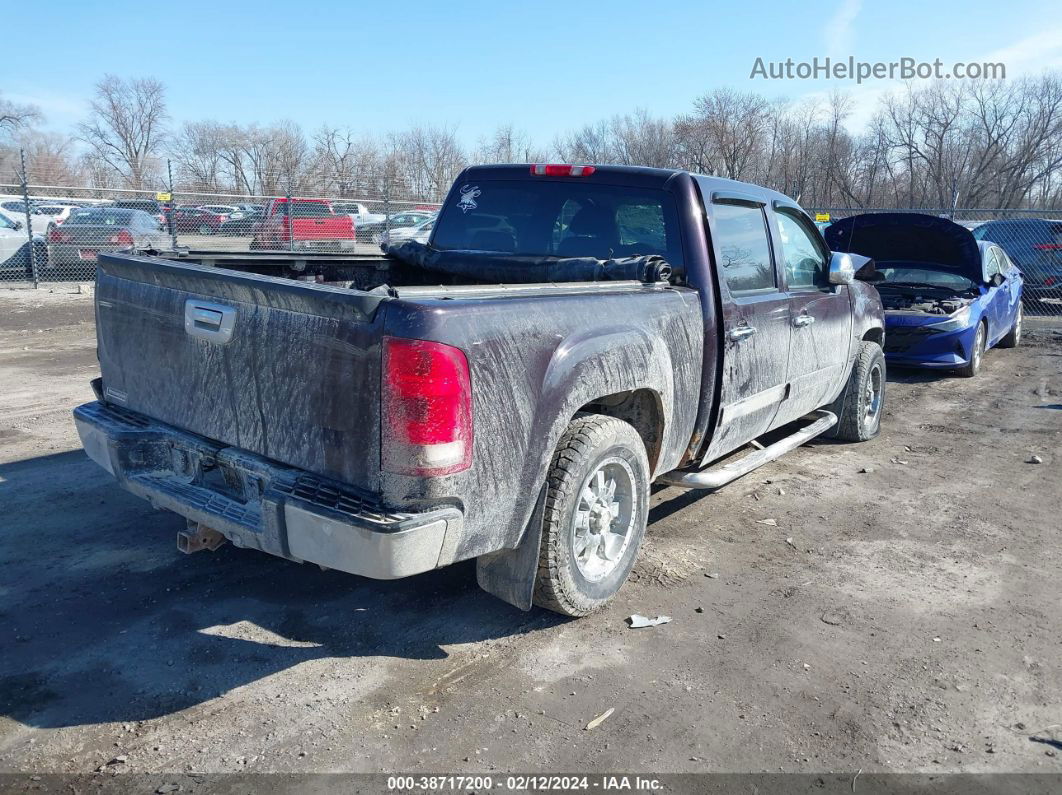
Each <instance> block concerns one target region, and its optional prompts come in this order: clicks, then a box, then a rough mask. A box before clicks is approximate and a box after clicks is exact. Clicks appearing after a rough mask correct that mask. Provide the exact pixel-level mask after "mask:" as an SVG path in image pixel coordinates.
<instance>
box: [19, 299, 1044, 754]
mask: <svg viewBox="0 0 1062 795" xmlns="http://www.w3.org/2000/svg"><path fill="white" fill-rule="evenodd" d="M1057 328H1062V327H1057ZM94 344H95V341H94V336H93V321H92V304H91V296H90V295H87V294H86V295H69V294H52V293H48V292H40V293H31V292H28V291H11V290H7V291H0V384H2V385H3V386H2V388H0V504H2V505H3V508H4V519H5V521H4V524H3V530H2V532H0V648H2V649H3V653H2V654H0V770H5V771H34V772H45V771H53V772H89V771H93V770H96V769H97V768H99V767H101V766H105V767H104V769H105V770H107V771H110V772H120V771H129V772H154V771H167V772H183V771H192V770H194V771H318V772H324V771H394V770H405V771H424V770H427V771H435V772H454V773H458V772H473V771H505V770H521V771H548V770H565V771H601V770H617V769H622V770H628V771H657V772H665V771H667V772H677V771H705V770H711V771H779V770H785V771H846V770H850V771H855V770H857V769H862V770H863V771H866V772H869V771H881V770H903V771H927V772H937V771H955V770H962V771H970V772H973V771H1029V772H1045V773H1046V772H1060V771H1062V742H1060V740H1062V729H1060V728H1059V727H1058V724H1062V701H1060V699H1059V692H1062V673H1060V661H1062V654H1060V653H1059V638H1060V637H1062V611H1060V610H1059V604H1060V603H1062V585H1060V572H1062V551H1060V543H1059V542H1060V539H1062V534H1060V530H1062V520H1060V518H1059V517H1060V514H1062V478H1060V477H1059V467H1060V465H1062V445H1060V442H1062V331H1059V332H1056V331H1055V330H1052V329H1051V328H1043V329H1040V330H1036V331H1033V332H1031V333H1029V334H1028V336H1027V338H1026V341H1025V342H1024V343H1023V345H1022V347H1021V348H1019V349H1017V350H1015V351H993V352H990V353H989V354H988V356H987V358H986V360H985V368H984V370H983V372H982V375H981V376H979V377H978V378H976V379H973V380H963V379H958V378H950V377H947V376H937V375H924V374H919V373H893V374H891V376H890V384H889V393H888V406H887V412H886V417H885V422H884V430H883V433H882V435H881V437H880V438H878V439H877V440H875V441H873V442H871V443H867V444H863V445H840V444H832V443H827V442H822V443H817V444H815V443H813V444H811V445H808V446H806V447H804V448H801V449H799V450H797V451H795V452H794V453H792V454H791V455H789V456H787V457H785V458H783V459H782V460H781V461H779V462H777V463H775V464H772V465H769V466H768V467H765V468H764V469H762V470H760V471H758V472H755V473H753V474H752V475H750V476H748V477H746V478H745V479H743V480H741V481H738V482H737V483H735V484H732V485H731V486H729V487H727V488H726V489H724V490H722V491H721V492H719V493H718V494H715V495H711V496H703V495H698V494H695V493H687V492H683V491H681V490H678V489H671V488H665V489H658V490H655V492H654V497H653V502H654V508H653V511H652V516H651V524H650V528H649V536H648V543H647V546H646V548H645V550H644V552H643V554H642V557H641V560H640V563H639V565H638V566H637V569H636V572H635V577H634V580H633V581H632V582H631V583H629V584H628V585H627V587H626V588H625V589H624V590H623V592H622V593H621V595H620V597H619V598H618V600H617V601H616V603H615V604H614V605H613V606H612V607H611V609H609V610H607V611H606V612H603V613H601V614H598V615H595V616H593V617H590V618H588V619H585V620H582V621H574V622H570V621H565V620H562V619H561V618H560V617H558V616H554V615H552V614H548V613H545V612H541V611H537V610H536V611H533V612H530V613H523V612H520V611H518V610H515V609H513V608H511V607H509V606H507V605H505V604H503V603H501V602H499V601H497V600H495V599H493V598H491V597H489V596H487V595H486V594H484V593H482V592H480V591H479V590H478V589H477V588H476V586H475V582H474V566H473V565H471V564H462V565H458V566H454V567H451V568H449V569H445V570H442V571H438V572H434V573H431V574H428V575H424V576H420V577H416V578H413V579H409V580H404V581H397V582H373V581H370V580H364V579H359V578H357V577H353V576H350V575H346V574H342V573H337V572H323V571H321V570H320V569H318V568H317V567H314V566H308V565H307V566H298V565H295V564H291V563H287V562H285V561H282V560H278V559H274V558H271V557H268V556H266V555H263V554H260V553H256V552H251V551H246V550H238V549H234V548H232V547H231V546H228V547H223V548H222V549H221V550H219V551H218V552H216V553H206V552H204V553H201V554H197V555H193V556H187V557H186V556H184V555H181V554H180V553H178V552H177V550H176V547H175V535H176V531H177V530H178V529H179V528H181V527H182V526H183V520H181V519H179V518H178V517H176V516H175V515H172V514H166V513H158V512H154V511H152V510H151V508H150V507H149V506H148V505H147V503H145V502H142V501H140V500H138V499H136V498H134V497H132V496H131V495H128V494H126V493H125V492H123V491H121V490H120V489H119V488H117V486H115V485H114V483H113V482H112V480H111V479H110V478H109V477H108V476H107V475H106V474H105V473H104V472H103V471H102V470H100V469H99V468H98V467H96V466H95V465H94V464H92V463H91V462H90V461H89V460H88V459H87V458H86V457H85V455H84V454H83V453H82V451H81V450H80V448H79V444H78V440H77V435H76V433H75V431H74V427H73V423H72V421H71V419H70V409H71V408H72V407H73V406H75V405H77V404H78V403H80V402H84V401H87V400H90V399H91V397H92V395H91V391H90V389H89V386H88V382H89V379H90V378H91V377H93V376H94V375H95V373H96V362H95V352H94ZM1034 454H1035V455H1037V456H1039V457H1041V458H1042V463H1041V464H1031V463H1026V461H1027V460H1029V459H1030V457H1031V456H1032V455H1034ZM716 575H718V576H716ZM635 612H637V613H642V614H645V615H650V616H655V615H658V614H667V615H669V616H672V617H673V619H674V620H673V621H672V622H671V623H670V624H667V625H664V626H658V627H654V628H650V629H639V630H632V629H628V628H627V626H626V624H625V621H624V619H625V618H626V617H627V616H628V615H630V614H631V613H635ZM609 708H614V710H615V712H614V713H613V714H612V715H611V716H610V717H609V718H608V719H607V720H605V721H604V722H603V723H602V724H601V725H600V726H598V727H596V728H594V729H593V730H592V731H587V730H586V729H585V728H584V727H585V726H586V724H587V723H588V722H589V721H590V720H591V719H593V718H595V717H596V716H598V715H600V714H601V713H603V712H605V711H606V710H607V709H609ZM1052 726H1054V728H1050V727H1052ZM117 756H122V757H125V761H124V762H121V763H114V764H111V765H107V763H108V762H109V760H112V759H114V758H115V757H117Z"/></svg>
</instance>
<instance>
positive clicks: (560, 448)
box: [74, 165, 885, 616]
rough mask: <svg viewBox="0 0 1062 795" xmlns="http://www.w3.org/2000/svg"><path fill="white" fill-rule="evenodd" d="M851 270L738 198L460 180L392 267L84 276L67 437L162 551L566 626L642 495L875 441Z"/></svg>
mask: <svg viewBox="0 0 1062 795" xmlns="http://www.w3.org/2000/svg"><path fill="white" fill-rule="evenodd" d="M872 273H873V264H872V262H871V261H869V260H866V259H864V258H861V257H858V256H856V255H850V254H832V255H831V253H830V251H829V250H828V249H827V248H826V245H825V243H824V242H823V240H822V237H821V236H820V234H819V232H818V231H817V229H816V228H815V225H814V224H813V223H812V221H811V219H810V218H808V216H807V215H806V214H805V213H804V211H803V210H801V209H800V207H798V206H797V204H796V203H795V202H793V201H792V200H791V199H789V198H787V197H785V196H783V195H781V194H779V193H775V192H773V191H770V190H766V189H764V188H759V187H756V186H754V185H748V184H744V183H740V182H733V181H730V180H725V179H718V178H713V177H704V176H699V175H695V174H690V173H687V172H683V171H673V170H663V169H650V168H630V167H618V166H597V167H594V166H566V165H565V166H559V165H548V166H543V165H538V166H530V167H529V166H527V165H523V166H480V167H474V168H469V169H467V170H466V171H465V172H463V173H462V174H461V176H460V177H459V178H458V180H457V182H456V183H455V185H454V187H453V188H452V189H451V191H450V194H449V196H448V197H447V199H446V201H445V203H444V205H443V207H442V209H441V211H440V214H439V218H438V222H437V223H436V225H435V228H434V231H433V233H432V237H431V240H430V242H429V243H428V245H426V246H424V245H421V244H416V243H407V244H404V245H402V246H399V247H397V249H396V250H395V251H393V252H391V255H390V256H376V257H363V258H354V257H350V256H347V257H329V256H328V255H314V254H307V255H305V256H303V255H298V254H290V253H284V254H265V253H261V254H259V253H253V254H228V255H226V254H221V253H217V254H210V253H200V254H198V255H188V254H183V255H182V254H176V253H175V254H174V255H173V256H172V257H168V258H167V257H157V256H137V255H135V254H102V255H101V256H100V259H99V266H98V275H97V290H96V322H97V333H98V338H99V360H100V368H101V371H102V378H101V379H97V381H95V382H94V388H95V390H96V393H97V397H98V398H99V399H98V401H96V402H93V403H89V404H87V405H84V406H81V407H79V408H78V409H76V410H75V412H74V416H75V419H76V421H77V426H78V431H79V432H80V434H81V438H82V441H83V442H84V446H85V450H86V452H87V453H88V455H89V456H90V457H91V458H92V459H93V460H95V461H96V462H97V463H99V464H100V465H101V466H102V467H103V468H104V469H106V470H107V471H108V472H109V473H111V474H112V475H113V476H114V477H115V478H117V480H118V482H119V483H120V484H121V485H122V486H123V487H124V488H126V489H128V490H129V491H131V492H133V493H135V494H138V495H140V496H143V497H145V498H147V499H149V500H151V502H152V503H154V504H155V505H156V506H158V507H161V508H166V509H169V510H172V511H175V512H177V513H178V514H181V515H183V516H184V517H186V518H187V520H188V526H187V530H186V531H184V532H182V533H180V534H179V536H178V545H179V546H180V547H181V548H182V549H183V550H185V551H195V550H197V549H202V548H215V547H216V546H217V545H218V544H220V543H223V542H224V541H225V540H226V539H227V540H229V541H231V542H232V543H233V544H235V545H237V546H241V547H250V548H254V549H259V550H262V551H265V552H269V553H271V554H274V555H279V556H281V557H284V558H287V559H289V560H293V561H300V562H301V561H310V562H313V563H317V564H320V565H322V566H325V567H330V568H335V569H340V570H343V571H348V572H352V573H354V574H361V575H364V576H368V577H376V578H395V577H406V576H409V575H412V574H417V573H419V572H424V571H428V570H431V569H435V568H438V567H441V566H446V565H448V564H450V563H454V562H455V561H459V560H465V559H469V558H476V559H477V576H478V580H479V582H480V584H481V585H482V586H483V587H484V588H485V589H486V590H488V591H490V592H491V593H494V594H496V595H497V596H499V597H501V598H502V599H505V600H506V601H508V602H511V603H512V604H515V605H517V606H519V607H522V608H524V609H528V608H530V606H531V605H532V603H534V604H538V605H540V606H542V607H546V608H549V609H551V610H555V611H557V612H560V613H564V614H566V615H573V616H580V615H585V614H586V613H589V612H591V611H592V610H594V609H596V608H598V607H600V606H601V605H603V604H604V603H605V602H606V601H607V600H608V599H609V598H610V597H611V596H612V595H613V594H615V593H616V591H617V590H618V589H619V588H620V586H621V585H622V584H623V582H624V581H625V580H626V578H627V575H628V573H629V572H630V570H631V567H632V566H633V564H634V561H635V557H636V556H637V554H638V548H639V545H640V543H641V540H642V537H643V535H644V533H645V528H646V520H647V514H648V508H649V486H650V483H652V482H653V481H654V480H657V481H660V482H664V483H669V484H673V485H677V486H682V487H687V488H709V489H710V488H717V487H719V486H722V485H724V484H725V483H728V482H730V481H732V480H734V479H735V478H737V477H740V476H741V475H744V474H746V473H747V472H750V471H751V470H752V469H754V468H755V467H757V466H759V465H761V464H763V463H765V462H767V461H771V460H773V459H775V458H777V457H778V456H779V455H781V454H783V453H784V452H786V451H788V450H791V449H792V448H794V447H796V446H797V445H799V444H801V443H802V442H804V441H806V440H807V439H810V438H812V437H814V436H817V435H820V434H825V435H832V436H835V437H837V438H840V439H844V440H849V441H861V440H865V439H869V438H871V437H873V436H874V435H876V434H877V432H878V426H879V423H880V420H881V415H882V406H883V401H884V394H885V364H884V360H883V357H882V352H881V343H882V337H883V315H882V308H881V304H880V301H879V299H878V296H877V292H876V291H875V290H874V288H873V286H871V285H870V284H866V283H864V281H863V279H865V278H867V277H868V276H869V275H871V274H872ZM782 426H786V428H785V429H783V430H781V431H779V432H778V433H775V434H772V437H771V440H770V441H771V442H772V443H770V444H768V445H766V446H765V445H764V444H760V443H758V442H756V443H755V444H754V445H751V446H750V443H753V442H755V440H757V439H758V437H761V436H763V435H764V434H766V433H767V432H768V431H773V430H775V429H778V428H782ZM746 446H749V450H748V452H747V453H746V454H744V455H743V456H738V455H731V454H732V453H736V452H737V451H738V450H739V449H740V448H744V447H746ZM724 457H726V463H722V464H720V463H719V461H720V460H721V459H723V458H724Z"/></svg>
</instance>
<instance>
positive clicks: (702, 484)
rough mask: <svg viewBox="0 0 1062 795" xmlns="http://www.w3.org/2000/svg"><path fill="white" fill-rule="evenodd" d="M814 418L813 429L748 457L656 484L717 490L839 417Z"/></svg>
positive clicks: (678, 472) (670, 475)
mask: <svg viewBox="0 0 1062 795" xmlns="http://www.w3.org/2000/svg"><path fill="white" fill-rule="evenodd" d="M812 416H815V417H818V419H817V420H815V422H813V423H811V425H807V426H805V427H803V428H801V429H800V430H799V431H797V432H796V433H793V434H791V435H789V436H786V437H785V438H784V439H779V440H778V441H777V442H775V443H774V444H772V445H770V446H769V447H764V448H762V449H759V450H754V451H753V452H751V453H749V454H748V455H747V456H744V457H742V458H739V459H738V460H737V461H732V462H730V463H729V464H724V465H723V466H721V467H719V468H717V469H698V470H689V469H673V470H672V471H670V472H666V473H664V474H663V475H661V476H660V477H658V478H657V479H656V480H657V482H660V483H667V484H668V485H670V486H681V487H682V488H684V489H718V488H720V487H721V486H725V485H726V484H727V483H731V482H733V481H735V480H737V479H738V478H739V477H741V476H742V475H747V474H748V473H749V472H751V471H752V470H754V469H758V468H759V467H761V466H763V465H764V464H767V463H770V462H771V461H774V460H775V459H776V458H781V457H782V456H783V455H785V454H786V453H788V452H789V451H790V450H795V449H796V448H797V447H800V445H802V444H804V442H807V441H809V440H811V439H814V438H815V437H816V436H818V435H820V434H822V433H825V432H826V431H828V430H829V429H830V428H832V427H833V426H834V425H836V424H837V415H836V414H834V413H833V412H832V411H824V410H821V409H820V410H819V411H815V412H812Z"/></svg>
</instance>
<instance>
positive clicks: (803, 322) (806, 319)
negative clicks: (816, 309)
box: [793, 314, 815, 328]
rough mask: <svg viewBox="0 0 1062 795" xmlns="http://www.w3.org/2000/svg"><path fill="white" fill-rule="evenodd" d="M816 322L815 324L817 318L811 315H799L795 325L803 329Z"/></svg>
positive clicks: (794, 322)
mask: <svg viewBox="0 0 1062 795" xmlns="http://www.w3.org/2000/svg"><path fill="white" fill-rule="evenodd" d="M814 322H815V318H813V317H812V316H811V315H806V314H805V315H797V316H796V317H795V318H793V325H794V326H796V327H797V328H801V327H803V326H810V325H811V324H812V323H814Z"/></svg>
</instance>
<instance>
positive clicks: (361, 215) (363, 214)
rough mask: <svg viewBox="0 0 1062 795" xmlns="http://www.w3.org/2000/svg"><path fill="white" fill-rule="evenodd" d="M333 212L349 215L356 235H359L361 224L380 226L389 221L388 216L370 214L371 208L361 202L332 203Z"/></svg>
mask: <svg viewBox="0 0 1062 795" xmlns="http://www.w3.org/2000/svg"><path fill="white" fill-rule="evenodd" d="M332 211H333V212H336V213H346V214H347V215H349V216H350V217H351V219H353V221H354V232H355V234H357V231H358V226H359V224H379V223H383V222H384V221H386V220H387V216H386V215H384V214H383V213H374V212H370V211H369V208H368V207H367V206H365V205H364V204H362V203H361V202H344V201H338V202H332Z"/></svg>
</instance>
